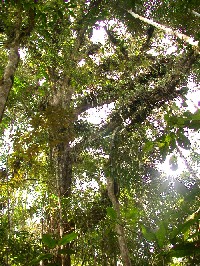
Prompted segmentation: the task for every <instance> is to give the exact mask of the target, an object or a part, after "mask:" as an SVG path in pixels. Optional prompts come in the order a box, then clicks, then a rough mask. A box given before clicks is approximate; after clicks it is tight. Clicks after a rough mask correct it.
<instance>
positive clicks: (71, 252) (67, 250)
mask: <svg viewBox="0 0 200 266" xmlns="http://www.w3.org/2000/svg"><path fill="white" fill-rule="evenodd" d="M75 253H76V252H75V251H74V250H72V249H70V248H69V249H61V250H58V254H69V255H71V254H75Z"/></svg>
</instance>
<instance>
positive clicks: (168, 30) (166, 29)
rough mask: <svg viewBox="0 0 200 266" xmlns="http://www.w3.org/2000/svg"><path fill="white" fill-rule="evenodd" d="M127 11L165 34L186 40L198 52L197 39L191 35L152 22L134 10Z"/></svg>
mask: <svg viewBox="0 0 200 266" xmlns="http://www.w3.org/2000/svg"><path fill="white" fill-rule="evenodd" d="M128 12H129V13H130V14H131V15H132V16H133V17H134V18H137V19H139V20H141V21H143V22H145V23H148V24H149V25H152V26H153V27H156V28H158V29H160V30H163V31H165V32H166V33H167V34H171V35H173V36H176V37H178V38H179V39H180V40H182V41H184V42H186V43H188V44H190V45H192V46H193V47H194V48H195V49H196V51H197V52H198V53H200V51H199V42H198V41H195V40H194V39H193V38H191V37H189V36H187V35H185V34H182V33H180V32H179V31H178V30H173V29H171V28H168V27H166V26H164V25H161V24H159V23H157V22H154V21H153V20H152V19H148V18H145V17H142V16H140V15H138V14H136V13H134V12H133V11H131V10H128Z"/></svg>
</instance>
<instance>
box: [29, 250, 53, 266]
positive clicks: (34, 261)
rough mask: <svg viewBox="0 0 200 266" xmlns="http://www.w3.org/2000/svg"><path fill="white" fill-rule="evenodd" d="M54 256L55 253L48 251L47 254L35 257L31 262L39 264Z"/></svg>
mask: <svg viewBox="0 0 200 266" xmlns="http://www.w3.org/2000/svg"><path fill="white" fill-rule="evenodd" d="M52 257H53V254H51V253H47V254H41V255H39V256H38V257H37V258H35V259H33V260H32V261H31V262H30V263H31V265H38V263H39V262H40V261H41V260H46V259H51V258H52Z"/></svg>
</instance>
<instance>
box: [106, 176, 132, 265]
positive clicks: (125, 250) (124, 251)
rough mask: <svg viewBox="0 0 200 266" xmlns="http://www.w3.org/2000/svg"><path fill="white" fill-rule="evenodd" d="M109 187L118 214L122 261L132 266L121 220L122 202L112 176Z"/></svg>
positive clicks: (118, 234) (117, 226) (117, 229)
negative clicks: (118, 197) (116, 192)
mask: <svg viewBox="0 0 200 266" xmlns="http://www.w3.org/2000/svg"><path fill="white" fill-rule="evenodd" d="M107 189H108V196H109V198H110V200H111V202H112V205H113V208H114V210H115V212H116V214H117V224H116V232H117V236H118V242H119V248H120V253H121V258H122V262H123V265H124V266H131V260H130V256H129V251H128V247H127V243H126V238H125V232H124V228H123V225H122V221H121V214H120V204H119V201H118V199H117V197H116V196H115V193H114V180H113V179H112V177H110V176H107Z"/></svg>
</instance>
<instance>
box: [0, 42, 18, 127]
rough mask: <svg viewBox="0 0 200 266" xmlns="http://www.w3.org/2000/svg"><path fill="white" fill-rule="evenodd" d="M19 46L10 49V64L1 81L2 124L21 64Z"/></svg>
mask: <svg viewBox="0 0 200 266" xmlns="http://www.w3.org/2000/svg"><path fill="white" fill-rule="evenodd" d="M19 59H20V57H19V53H18V45H17V44H16V45H15V46H14V47H11V48H10V53H9V59H8V64H7V66H6V68H5V71H4V75H3V78H2V79H1V80H0V122H1V120H2V117H3V114H4V110H5V106H6V102H7V99H8V95H9V92H10V89H11V88H12V85H13V80H14V74H15V71H16V69H17V65H18V63H19Z"/></svg>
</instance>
